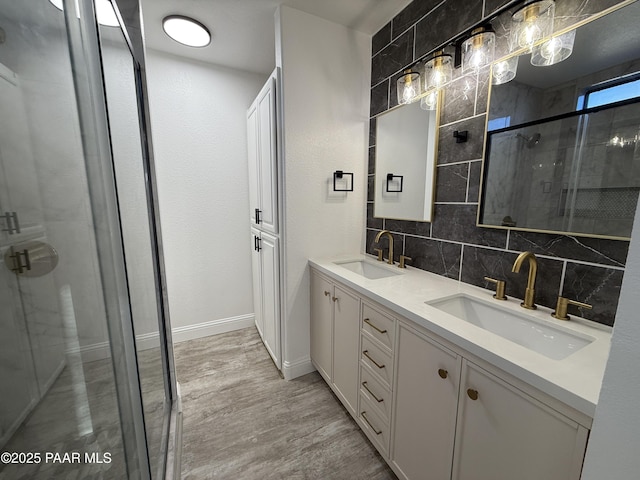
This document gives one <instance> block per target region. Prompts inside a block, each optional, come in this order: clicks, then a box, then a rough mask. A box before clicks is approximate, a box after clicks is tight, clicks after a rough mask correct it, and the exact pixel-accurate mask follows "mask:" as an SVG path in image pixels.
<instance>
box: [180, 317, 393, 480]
mask: <svg viewBox="0 0 640 480" xmlns="http://www.w3.org/2000/svg"><path fill="white" fill-rule="evenodd" d="M175 363H176V371H177V377H178V381H179V382H180V385H181V389H182V397H183V415H184V433H183V453H182V478H183V479H185V480H187V479H188V480H196V479H197V480H200V479H234V480H254V479H255V480H258V479H260V480H265V479H278V480H302V479H305V480H307V479H309V480H311V479H318V480H320V479H322V480H355V479H363V480H364V479H367V480H385V479H390V480H396V476H395V475H394V473H393V472H392V471H391V469H390V468H389V467H388V466H387V464H386V463H385V461H384V460H383V459H382V458H381V457H380V455H379V454H378V453H377V452H376V451H375V449H374V447H373V446H372V445H371V443H369V441H368V440H367V439H366V437H365V436H364V434H363V433H362V432H361V431H360V429H359V427H358V426H357V424H356V423H355V421H354V420H353V419H352V418H351V416H350V415H349V413H348V412H347V411H346V410H345V409H344V408H343V407H342V405H341V404H340V403H339V402H338V400H337V399H336V397H335V396H334V395H333V393H332V392H331V390H330V389H329V387H328V386H327V385H326V383H325V382H324V380H322V378H321V377H320V375H319V374H318V373H316V372H314V373H311V374H309V375H305V376H303V377H300V378H298V379H296V380H292V381H285V380H282V379H281V378H280V376H279V375H278V372H277V370H276V368H275V367H274V365H273V363H272V362H271V359H270V358H269V355H268V353H267V352H266V350H265V348H264V346H263V345H262V343H261V341H260V337H259V336H258V333H257V332H256V330H255V329H254V328H246V329H243V330H238V331H235V332H231V333H226V334H223V335H216V336H211V337H205V338H201V339H197V340H191V341H188V342H183V343H179V344H177V345H176V346H175Z"/></svg>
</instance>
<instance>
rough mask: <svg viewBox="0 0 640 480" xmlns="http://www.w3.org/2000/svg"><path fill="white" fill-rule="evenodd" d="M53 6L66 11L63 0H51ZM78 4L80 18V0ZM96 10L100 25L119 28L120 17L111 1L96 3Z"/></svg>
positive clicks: (104, 0) (97, 0) (97, 1)
mask: <svg viewBox="0 0 640 480" xmlns="http://www.w3.org/2000/svg"><path fill="white" fill-rule="evenodd" d="M49 2H51V4H52V5H53V6H54V7H56V8H57V9H58V10H64V8H63V4H62V0H49ZM75 4H76V16H77V17H78V18H80V8H79V6H78V0H76V1H75ZM95 8H96V17H97V18H98V23H99V24H100V25H104V26H105V27H119V26H120V22H118V17H117V15H116V12H115V11H114V10H113V5H111V2H110V1H109V0H96V1H95Z"/></svg>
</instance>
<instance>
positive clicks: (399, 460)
mask: <svg viewBox="0 0 640 480" xmlns="http://www.w3.org/2000/svg"><path fill="white" fill-rule="evenodd" d="M398 342H399V343H398V350H397V351H398V359H397V361H398V367H397V371H396V382H397V383H396V401H395V404H394V405H395V406H394V410H395V427H394V431H393V434H392V435H393V447H392V448H393V452H392V462H393V463H394V464H395V466H396V467H397V468H398V469H399V470H400V471H401V472H402V473H403V474H404V476H402V475H400V478H405V479H410V480H420V479H424V480H427V479H448V478H450V476H451V457H452V455H453V443H454V435H455V425H456V413H457V401H458V383H459V378H460V363H461V360H460V357H459V356H458V355H456V354H454V353H452V352H449V351H447V350H446V349H444V348H441V347H440V346H438V345H436V344H435V343H434V342H431V341H429V340H427V339H425V338H423V337H421V336H419V335H417V334H416V333H414V332H413V331H411V330H409V329H407V328H405V327H404V326H403V325H400V329H399V340H398ZM514 478H517V477H514ZM493 480H497V478H496V479H493Z"/></svg>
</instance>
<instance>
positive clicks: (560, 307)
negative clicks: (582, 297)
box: [551, 297, 593, 320]
mask: <svg viewBox="0 0 640 480" xmlns="http://www.w3.org/2000/svg"><path fill="white" fill-rule="evenodd" d="M569 305H575V306H576V307H580V308H587V309H589V310H591V309H592V308H593V307H592V306H591V305H589V304H588V303H582V302H578V301H577V300H569V299H568V298H565V297H558V303H556V309H555V311H554V312H553V313H552V314H551V316H552V317H553V318H557V319H558V320H569V319H570V318H571V317H569V315H567V307H568V306H569Z"/></svg>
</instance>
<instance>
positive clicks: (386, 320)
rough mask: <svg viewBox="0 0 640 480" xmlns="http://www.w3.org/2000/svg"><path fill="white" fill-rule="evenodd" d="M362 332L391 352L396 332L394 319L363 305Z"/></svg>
mask: <svg viewBox="0 0 640 480" xmlns="http://www.w3.org/2000/svg"><path fill="white" fill-rule="evenodd" d="M362 330H363V331H365V332H367V333H369V334H370V335H371V336H372V337H373V338H375V339H377V340H379V341H380V342H381V343H382V344H383V345H385V346H387V347H389V348H390V349H391V350H393V340H394V338H395V332H396V320H395V319H394V318H392V317H389V316H388V315H385V314H384V313H382V312H379V311H378V310H376V309H374V308H372V307H371V306H369V305H367V304H366V303H363V304H362Z"/></svg>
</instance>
